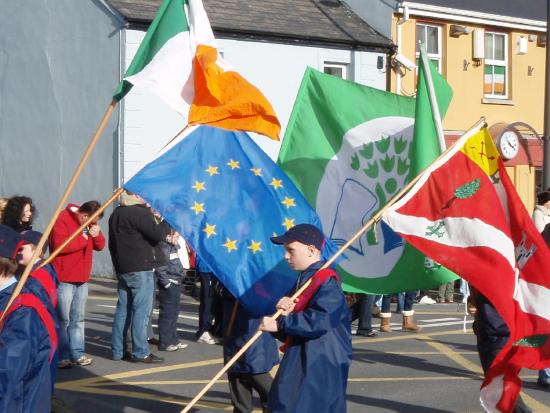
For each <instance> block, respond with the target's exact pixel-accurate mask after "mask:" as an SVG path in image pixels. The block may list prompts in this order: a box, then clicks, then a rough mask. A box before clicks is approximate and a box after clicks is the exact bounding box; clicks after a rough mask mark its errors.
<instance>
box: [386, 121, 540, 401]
mask: <svg viewBox="0 0 550 413" xmlns="http://www.w3.org/2000/svg"><path fill="white" fill-rule="evenodd" d="M383 220H384V222H385V223H386V224H387V225H389V226H390V227H391V228H392V229H393V230H394V231H396V232H398V233H399V234H400V235H401V236H403V237H404V238H405V239H406V240H407V242H409V243H410V244H412V245H414V246H415V247H416V248H418V249H419V250H420V251H423V252H424V253H426V254H427V255H429V256H430V257H431V258H433V259H434V260H435V261H437V262H439V263H441V264H442V265H444V266H446V267H447V268H449V269H451V270H452V271H454V272H456V273H457V274H458V275H460V276H461V277H463V278H464V279H465V280H467V281H468V282H470V283H471V285H473V286H474V287H475V288H476V289H477V290H478V291H480V292H481V293H482V294H483V295H485V296H486V297H487V298H488V299H489V301H491V303H492V304H493V305H494V306H495V308H496V309H497V311H498V313H499V314H500V315H501V316H502V318H503V319H504V321H505V322H506V324H507V325H508V327H509V329H510V340H509V342H508V343H507V345H506V346H505V347H504V348H503V350H502V351H501V352H500V353H499V355H498V356H497V357H496V359H495V361H494V362H493V364H492V365H491V367H490V369H489V371H488V372H487V376H486V378H485V381H484V382H483V385H482V390H481V399H482V403H483V405H484V407H485V408H486V409H487V411H489V412H511V411H512V410H513V408H514V405H515V401H516V398H517V395H518V393H519V391H520V389H521V381H520V379H519V377H518V374H519V371H520V370H521V368H530V369H535V370H538V369H541V368H543V367H548V366H550V340H548V335H549V334H550V306H549V305H548V303H550V266H549V263H550V250H549V249H548V247H547V245H546V244H545V242H544V240H543V239H542V237H541V235H540V234H539V233H538V231H537V229H536V228H535V225H534V224H533V222H532V221H531V217H530V214H529V213H528V212H527V211H526V209H525V207H524V205H523V203H522V202H521V200H520V198H519V196H518V194H517V192H516V190H515V188H514V186H513V185H512V183H511V181H510V178H509V177H508V175H507V173H506V170H505V168H504V164H503V162H502V159H501V158H500V156H499V153H498V151H497V149H496V147H495V145H494V143H493V140H492V138H491V136H490V135H489V133H488V132H487V130H486V129H483V130H481V131H479V132H477V133H474V134H473V135H465V136H463V137H462V138H461V139H460V140H459V141H458V142H457V144H456V145H455V146H454V147H453V148H451V149H450V150H449V152H448V153H446V154H445V155H444V156H443V157H442V158H441V159H439V160H438V161H437V162H436V163H435V164H434V165H432V166H430V167H429V168H428V170H427V172H426V173H424V174H423V175H422V177H421V178H420V180H419V181H418V182H417V183H416V184H415V185H414V186H413V188H412V189H411V190H410V191H409V192H408V193H407V195H405V196H404V197H403V198H402V199H401V200H399V201H398V202H397V203H395V204H394V205H392V206H391V207H390V208H389V209H388V211H387V212H386V213H385V215H384V218H383Z"/></svg>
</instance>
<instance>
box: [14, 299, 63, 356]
mask: <svg viewBox="0 0 550 413" xmlns="http://www.w3.org/2000/svg"><path fill="white" fill-rule="evenodd" d="M20 307H29V308H32V309H33V310H34V311H36V313H37V314H38V316H39V317H40V319H41V320H42V323H44V327H46V331H47V332H48V335H49V337H50V362H51V361H52V358H53V356H54V355H55V352H56V350H57V331H56V330H55V323H54V321H53V318H52V316H51V314H50V313H49V312H48V310H47V309H46V306H45V305H44V303H43V302H42V301H40V299H39V298H38V297H36V296H35V295H34V294H30V293H24V294H19V295H18V296H17V298H16V299H15V301H14V302H13V304H12V305H11V307H10V308H8V311H7V313H6V318H7V317H8V316H9V315H10V314H11V313H13V312H14V311H15V310H17V309H18V308H20ZM4 320H5V318H4Z"/></svg>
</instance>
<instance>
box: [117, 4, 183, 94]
mask: <svg viewBox="0 0 550 413" xmlns="http://www.w3.org/2000/svg"><path fill="white" fill-rule="evenodd" d="M185 4H187V0H165V1H164V2H163V3H162V5H161V6H160V8H159V11H158V13H157V15H156V17H155V19H154V20H153V22H152V23H151V25H150V26H149V29H148V30H147V33H146V35H145V38H144V39H143V41H142V42H141V45H140V46H139V49H138V51H137V53H136V55H135V57H134V59H133V60H132V63H131V64H130V67H129V68H128V70H127V71H126V74H125V75H124V77H125V78H126V77H128V76H132V75H134V74H136V73H138V72H140V71H141V70H142V69H143V68H144V67H145V66H147V64H149V62H151V60H152V59H153V57H154V56H155V55H156V54H157V52H158V51H159V50H160V49H161V48H162V47H163V46H164V45H165V44H166V42H167V41H168V40H170V39H171V38H173V37H174V36H175V35H177V34H178V33H182V32H187V31H189V23H188V20H187V16H186V14H185V10H184V5H185ZM131 88H132V84H131V83H129V82H127V81H125V80H122V81H121V82H120V84H119V85H118V87H117V89H116V91H115V94H114V96H113V98H114V99H116V100H120V99H122V98H123V97H124V96H125V95H126V94H127V93H128V92H129V91H130V89H131Z"/></svg>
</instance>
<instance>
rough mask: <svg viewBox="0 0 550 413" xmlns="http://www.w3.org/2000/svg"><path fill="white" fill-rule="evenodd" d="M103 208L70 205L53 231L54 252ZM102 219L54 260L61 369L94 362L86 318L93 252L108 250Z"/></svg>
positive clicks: (91, 202) (92, 205)
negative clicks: (88, 349)
mask: <svg viewBox="0 0 550 413" xmlns="http://www.w3.org/2000/svg"><path fill="white" fill-rule="evenodd" d="M99 208H101V204H100V203H99V202H97V201H88V202H85V203H84V204H82V205H81V206H78V205H75V204H69V205H67V207H66V208H65V209H64V210H63V211H61V213H60V214H59V217H57V220H56V221H55V224H54V226H53V228H52V232H51V234H50V237H49V243H50V250H51V251H55V250H56V249H57V248H58V247H60V246H61V244H63V242H65V241H66V240H67V239H68V238H69V237H70V236H71V235H72V234H73V233H74V232H75V231H76V230H77V229H78V228H79V227H80V226H81V225H82V224H84V223H85V222H86V221H87V220H88V219H89V218H90V216H91V215H93V214H94V213H95V212H96V211H97V210H98V209H99ZM101 217H102V215H100V216H99V217H98V218H97V219H96V220H95V221H93V222H92V223H91V224H90V225H89V226H88V227H87V228H85V229H84V231H83V232H82V233H81V234H79V235H78V236H77V237H76V238H75V239H73V240H72V241H71V242H70V243H69V244H68V245H67V246H66V247H64V248H63V250H62V251H61V253H60V254H59V255H58V256H57V257H55V259H54V260H53V266H54V268H55V271H56V272H57V276H58V278H59V282H60V283H59V286H58V296H59V302H58V306H57V309H58V314H59V321H60V324H61V326H60V329H61V330H60V333H61V334H60V342H59V359H60V361H59V362H58V367H59V368H70V367H72V366H73V365H79V366H88V365H90V364H91V363H92V361H93V360H92V359H91V358H90V357H88V356H86V355H85V354H84V350H85V340H84V318H85V312H86V301H87V300H88V281H89V280H90V273H91V271H92V257H93V252H94V250H95V251H101V250H102V249H103V248H104V247H105V237H104V236H103V233H102V232H101V228H99V225H98V224H97V221H98V220H99V219H100V218H101Z"/></svg>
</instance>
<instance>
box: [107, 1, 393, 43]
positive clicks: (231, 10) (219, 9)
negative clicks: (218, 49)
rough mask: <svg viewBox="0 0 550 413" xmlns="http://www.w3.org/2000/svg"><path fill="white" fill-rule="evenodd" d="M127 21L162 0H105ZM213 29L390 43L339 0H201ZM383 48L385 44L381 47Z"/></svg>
mask: <svg viewBox="0 0 550 413" xmlns="http://www.w3.org/2000/svg"><path fill="white" fill-rule="evenodd" d="M108 2H109V3H110V4H111V5H112V6H113V7H114V8H115V9H116V10H118V12H119V13H120V14H121V15H122V16H123V17H124V18H125V19H126V20H127V21H128V22H129V23H130V24H131V25H148V24H149V23H150V22H151V21H152V20H153V18H154V17H155V15H156V11H157V9H158V7H159V6H160V4H161V0H108ZM203 4H204V7H205V9H206V12H207V13H208V17H209V19H210V24H211V25H212V28H213V29H214V32H215V33H216V35H221V36H228V37H238V38H249V39H259V40H268V41H269V40H272V41H282V42H287V43H305V44H320V45H326V46H333V47H336V46H339V47H345V48H356V49H389V48H391V47H392V42H391V40H390V39H388V38H387V37H385V36H383V35H381V34H380V33H378V32H376V31H375V30H374V29H373V28H372V27H371V26H369V25H368V24H367V23H366V22H365V21H363V20H362V19H361V18H360V17H359V16H357V15H356V14H355V13H354V12H353V11H351V9H350V8H348V7H347V6H346V5H345V4H343V3H342V2H341V1H339V0H203ZM386 51H387V50H386Z"/></svg>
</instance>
